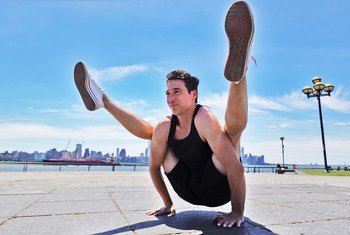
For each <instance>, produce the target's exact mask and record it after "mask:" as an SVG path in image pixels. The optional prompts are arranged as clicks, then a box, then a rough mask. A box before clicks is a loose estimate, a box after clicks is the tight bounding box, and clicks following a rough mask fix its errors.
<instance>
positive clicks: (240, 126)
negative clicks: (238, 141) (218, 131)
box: [225, 118, 247, 136]
mask: <svg viewBox="0 0 350 235" xmlns="http://www.w3.org/2000/svg"><path fill="white" fill-rule="evenodd" d="M225 119H226V120H225V130H226V132H227V133H228V135H230V136H234V135H236V136H241V134H242V133H243V131H244V129H245V128H246V126H247V120H239V121H238V120H237V119H236V120H228V119H227V118H225ZM229 119H230V118H229Z"/></svg>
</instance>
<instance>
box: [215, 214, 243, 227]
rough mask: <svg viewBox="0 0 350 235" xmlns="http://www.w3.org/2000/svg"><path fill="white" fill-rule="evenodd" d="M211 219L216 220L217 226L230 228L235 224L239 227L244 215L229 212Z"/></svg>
mask: <svg viewBox="0 0 350 235" xmlns="http://www.w3.org/2000/svg"><path fill="white" fill-rule="evenodd" d="M213 220H215V221H216V222H217V226H223V227H229V228H231V227H232V226H233V225H234V224H236V225H237V227H241V224H242V223H243V222H244V217H243V216H241V215H239V214H237V213H235V212H230V213H227V214H223V215H217V216H215V217H214V218H213Z"/></svg>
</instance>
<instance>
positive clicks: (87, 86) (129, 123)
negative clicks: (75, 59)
mask: <svg viewBox="0 0 350 235" xmlns="http://www.w3.org/2000/svg"><path fill="white" fill-rule="evenodd" d="M74 81H75V84H76V86H77V88H78V90H79V93H80V95H81V98H82V99H83V102H84V104H85V106H86V108H87V109H88V110H90V111H94V110H97V109H99V108H102V107H104V108H105V109H106V110H107V111H108V112H109V113H110V114H112V116H113V117H114V118H115V119H116V120H117V121H119V122H120V124H122V125H123V126H124V127H125V128H126V129H127V130H128V131H129V132H130V133H132V134H134V135H135V136H137V137H140V138H143V139H149V140H150V139H151V138H152V134H153V126H152V125H151V124H149V123H147V122H146V121H144V120H142V119H141V118H139V117H137V116H136V115H134V114H132V113H130V112H129V111H127V110H125V109H123V108H121V107H119V106H118V105H117V104H115V103H114V102H113V101H112V100H111V99H110V98H109V97H108V96H107V95H106V94H105V93H104V92H103V91H102V89H101V87H99V86H98V85H97V84H96V82H95V81H94V80H93V79H92V78H91V77H90V75H89V73H88V70H87V68H86V66H85V65H84V63H83V62H79V63H77V64H76V65H75V68H74Z"/></svg>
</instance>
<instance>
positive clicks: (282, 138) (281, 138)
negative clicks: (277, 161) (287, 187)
mask: <svg viewBox="0 0 350 235" xmlns="http://www.w3.org/2000/svg"><path fill="white" fill-rule="evenodd" d="M280 140H281V141H282V162H283V167H284V144H283V140H284V137H283V136H281V137H280Z"/></svg>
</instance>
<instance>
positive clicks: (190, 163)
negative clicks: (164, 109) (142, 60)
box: [74, 1, 254, 227]
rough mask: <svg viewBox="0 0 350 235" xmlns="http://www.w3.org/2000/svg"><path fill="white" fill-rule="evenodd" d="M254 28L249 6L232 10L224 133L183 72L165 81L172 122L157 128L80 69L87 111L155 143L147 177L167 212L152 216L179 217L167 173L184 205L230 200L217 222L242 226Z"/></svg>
mask: <svg viewBox="0 0 350 235" xmlns="http://www.w3.org/2000/svg"><path fill="white" fill-rule="evenodd" d="M253 24H254V23H253V17H252V14H251V11H250V8H249V6H248V5H247V4H246V3H245V2H242V1H239V2H236V3H234V4H233V5H232V6H231V7H230V9H229V11H228V13H227V16H226V20H225V30H226V34H227V36H228V39H229V53H228V58H227V63H226V67H225V72H224V75H225V77H226V78H227V79H228V80H229V81H231V84H230V88H229V96H228V102H227V108H226V113H225V125H224V126H221V125H220V123H219V121H218V120H217V118H216V117H215V115H214V114H213V112H212V111H211V110H210V109H209V108H207V107H203V106H201V105H198V104H197V98H198V90H197V87H198V83H199V80H198V79H197V78H196V77H194V76H192V75H191V74H189V73H187V72H186V71H184V70H174V71H172V72H170V73H169V74H168V75H167V82H166V86H167V89H166V96H167V103H168V105H169V108H170V109H171V112H172V115H171V116H167V117H165V118H164V119H163V120H161V121H160V122H159V123H158V124H157V125H156V126H155V127H153V126H152V125H150V124H148V123H147V122H146V121H144V120H142V119H141V118H139V117H137V116H135V115H133V114H131V113H130V112H128V111H127V110H124V109H122V108H121V107H119V106H118V105H117V104H115V103H114V102H113V101H112V100H111V99H110V98H109V97H108V96H107V95H106V94H105V93H104V92H103V91H102V90H101V88H100V87H99V86H98V85H97V84H96V83H95V82H94V80H93V79H91V78H90V76H89V74H88V71H87V68H86V66H85V65H84V64H83V63H82V62H79V63H78V64H77V65H76V66H75V69H74V78H75V82H76V85H77V88H78V90H79V92H80V94H81V96H82V99H83V101H84V104H85V106H86V107H87V109H89V110H91V111H92V110H97V109H99V108H101V107H104V108H105V109H106V110H107V111H108V112H110V113H111V114H112V115H113V116H114V117H115V118H116V119H117V120H118V121H119V122H120V123H121V124H122V125H123V126H124V127H125V128H126V129H127V130H129V131H130V132H131V133H132V134H134V135H136V136H138V137H140V138H144V139H151V158H150V166H149V172H150V175H151V178H152V181H153V184H154V186H155V188H156V190H157V191H158V193H159V195H160V197H161V198H162V200H163V204H164V206H163V207H162V208H160V209H158V210H151V211H148V212H147V214H148V215H162V214H169V213H174V212H175V209H174V207H173V202H172V199H171V197H170V194H169V192H168V190H167V187H166V185H165V183H164V180H163V177H162V174H161V171H160V169H161V167H163V169H164V173H165V174H166V176H167V177H168V179H169V181H170V183H171V185H172V187H173V188H174V190H175V192H176V193H177V194H178V195H179V196H180V197H181V198H183V199H184V200H186V201H188V202H190V203H193V204H198V205H205V206H220V205H223V204H225V203H227V202H229V201H231V212H230V213H227V214H223V215H219V216H217V217H215V218H214V220H216V221H217V225H218V226H224V227H231V226H233V225H234V224H236V225H237V226H240V225H241V223H242V222H243V221H244V217H243V213H244V203H245V194H246V187H245V178H244V168H243V166H242V165H241V163H240V158H239V149H240V137H241V134H242V132H243V130H244V129H245V126H246V124H247V87H246V77H245V73H246V70H247V61H248V56H249V50H250V46H251V41H252V37H253V34H254V25H253Z"/></svg>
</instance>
